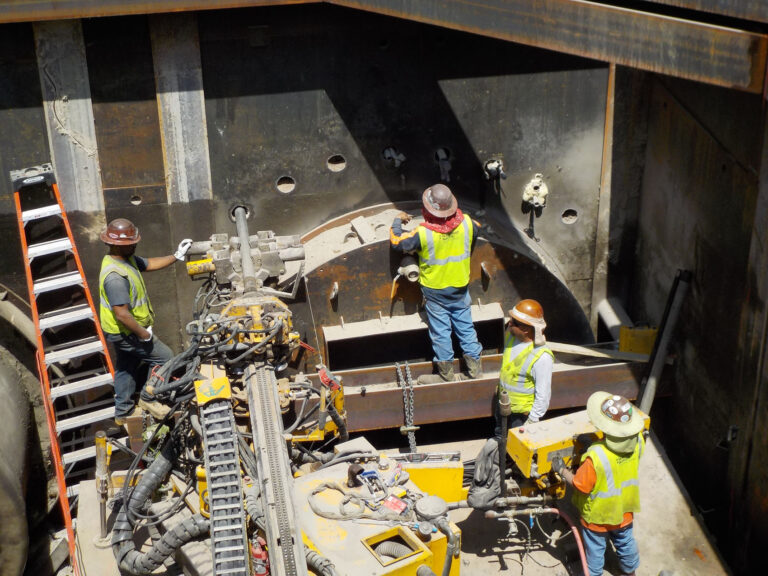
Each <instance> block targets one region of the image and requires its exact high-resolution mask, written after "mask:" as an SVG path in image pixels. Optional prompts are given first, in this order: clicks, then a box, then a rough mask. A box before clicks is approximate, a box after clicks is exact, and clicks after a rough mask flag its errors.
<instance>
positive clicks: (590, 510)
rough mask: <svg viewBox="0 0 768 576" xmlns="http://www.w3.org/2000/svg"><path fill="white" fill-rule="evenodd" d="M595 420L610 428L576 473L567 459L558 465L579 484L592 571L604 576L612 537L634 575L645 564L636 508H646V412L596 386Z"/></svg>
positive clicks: (591, 403) (625, 570)
mask: <svg viewBox="0 0 768 576" xmlns="http://www.w3.org/2000/svg"><path fill="white" fill-rule="evenodd" d="M587 414H588V415H589V419H590V420H591V421H592V424H594V425H595V427H596V428H597V429H598V430H601V431H602V432H603V434H604V437H603V439H602V440H600V441H598V442H595V443H594V444H592V445H591V446H590V447H589V448H588V449H587V451H586V453H585V454H584V456H583V458H582V463H581V466H579V469H578V470H577V471H576V473H575V474H574V473H573V472H571V471H570V470H569V469H568V468H566V467H565V463H564V462H563V459H562V458H561V457H559V456H556V457H555V458H553V459H552V469H553V470H554V471H555V472H557V473H558V474H559V475H560V476H561V477H562V478H563V480H565V481H566V482H567V483H568V484H570V485H571V486H573V489H574V490H573V503H574V505H575V506H576V508H577V509H578V510H579V514H580V516H581V524H582V528H583V529H582V531H581V532H582V539H583V540H584V551H585V553H586V556H587V567H588V568H589V574H590V576H601V575H602V573H603V565H604V563H605V548H606V544H607V542H608V540H609V539H610V540H611V541H612V542H613V545H614V547H615V548H616V555H617V556H618V559H619V567H620V569H621V573H622V574H624V575H627V576H634V574H635V570H637V567H638V565H639V564H640V556H639V554H638V551H637V542H635V537H634V535H633V534H632V522H633V519H634V513H635V512H637V511H638V510H639V509H640V486H639V483H638V465H639V463H640V457H641V456H642V455H643V450H644V448H645V438H644V437H643V434H642V433H641V432H642V430H643V427H644V422H643V418H642V417H641V416H640V414H639V413H638V411H637V409H636V408H635V407H634V406H632V404H631V403H630V402H629V400H627V399H626V398H624V397H623V396H614V395H613V394H611V393H609V392H595V393H594V394H592V395H591V396H590V397H589V400H588V401H587Z"/></svg>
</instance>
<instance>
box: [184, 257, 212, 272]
mask: <svg viewBox="0 0 768 576" xmlns="http://www.w3.org/2000/svg"><path fill="white" fill-rule="evenodd" d="M215 271H216V266H215V265H214V263H213V260H212V259H211V258H205V259H203V260H194V261H192V262H187V274H189V275H190V276H197V275H198V274H210V273H211V272H215Z"/></svg>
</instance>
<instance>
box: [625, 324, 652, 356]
mask: <svg viewBox="0 0 768 576" xmlns="http://www.w3.org/2000/svg"><path fill="white" fill-rule="evenodd" d="M658 332H659V329H658V328H630V327H628V326H622V327H621V328H619V351H620V352H638V353H640V354H650V353H651V352H652V351H653V345H654V343H655V342H656V336H657V334H658Z"/></svg>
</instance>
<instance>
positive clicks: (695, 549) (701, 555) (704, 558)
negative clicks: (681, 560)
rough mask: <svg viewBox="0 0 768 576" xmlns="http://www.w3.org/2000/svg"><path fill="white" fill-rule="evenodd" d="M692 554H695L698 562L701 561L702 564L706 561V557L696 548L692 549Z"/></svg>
mask: <svg viewBox="0 0 768 576" xmlns="http://www.w3.org/2000/svg"><path fill="white" fill-rule="evenodd" d="M693 553H694V554H696V556H698V557H699V560H701V561H702V562H706V561H707V557H706V556H705V555H704V552H702V551H701V550H699V549H698V548H694V549H693Z"/></svg>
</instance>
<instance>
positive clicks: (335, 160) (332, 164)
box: [325, 154, 347, 172]
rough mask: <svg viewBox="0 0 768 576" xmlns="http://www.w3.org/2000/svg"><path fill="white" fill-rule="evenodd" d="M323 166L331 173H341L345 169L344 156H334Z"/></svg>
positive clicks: (345, 160) (345, 161)
mask: <svg viewBox="0 0 768 576" xmlns="http://www.w3.org/2000/svg"><path fill="white" fill-rule="evenodd" d="M325 165H326V166H327V167H328V170H330V171H331V172H341V171H342V170H344V168H346V167H347V159H346V158H344V156H342V155H341V154H334V155H333V156H331V157H330V158H328V161H327V162H326V163H325Z"/></svg>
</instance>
